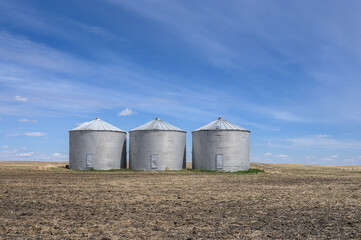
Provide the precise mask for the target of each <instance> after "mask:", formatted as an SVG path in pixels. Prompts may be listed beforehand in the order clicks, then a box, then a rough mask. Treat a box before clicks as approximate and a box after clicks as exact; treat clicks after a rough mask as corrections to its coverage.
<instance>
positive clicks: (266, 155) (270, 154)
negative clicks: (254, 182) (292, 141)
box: [264, 153, 272, 157]
mask: <svg viewBox="0 0 361 240" xmlns="http://www.w3.org/2000/svg"><path fill="white" fill-rule="evenodd" d="M264 156H265V157H268V156H272V153H265V154H264Z"/></svg>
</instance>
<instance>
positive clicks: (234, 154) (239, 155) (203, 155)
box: [192, 130, 250, 172]
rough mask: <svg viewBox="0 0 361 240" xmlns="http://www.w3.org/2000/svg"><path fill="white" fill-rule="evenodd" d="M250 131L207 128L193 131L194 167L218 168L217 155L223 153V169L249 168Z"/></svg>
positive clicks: (233, 170)
mask: <svg viewBox="0 0 361 240" xmlns="http://www.w3.org/2000/svg"><path fill="white" fill-rule="evenodd" d="M249 136H250V132H249V131H237V130H235V131H231V130H227V131H225V130H206V131H194V132H193V133H192V142H193V143H192V167H193V168H194V169H206V170H217V168H216V155H217V154H223V171H230V172H235V171H240V170H248V169H249V163H250V138H249Z"/></svg>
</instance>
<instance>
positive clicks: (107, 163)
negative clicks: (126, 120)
mask: <svg viewBox="0 0 361 240" xmlns="http://www.w3.org/2000/svg"><path fill="white" fill-rule="evenodd" d="M87 154H93V169H96V170H109V169H119V168H125V167H126V133H125V132H115V131H79V130H77V131H69V168H70V169H76V170H86V169H87V168H86V155H87Z"/></svg>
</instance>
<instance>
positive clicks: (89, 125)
mask: <svg viewBox="0 0 361 240" xmlns="http://www.w3.org/2000/svg"><path fill="white" fill-rule="evenodd" d="M70 131H112V132H124V133H125V131H123V130H122V129H120V128H117V127H114V126H113V125H111V124H109V123H107V122H105V121H103V120H101V119H100V118H96V119H95V120H93V121H90V122H85V123H83V124H82V125H80V126H78V127H76V128H73V129H71V130H70Z"/></svg>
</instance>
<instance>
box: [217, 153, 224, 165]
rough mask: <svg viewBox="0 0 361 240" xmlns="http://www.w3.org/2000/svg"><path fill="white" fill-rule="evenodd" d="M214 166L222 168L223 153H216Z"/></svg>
mask: <svg viewBox="0 0 361 240" xmlns="http://www.w3.org/2000/svg"><path fill="white" fill-rule="evenodd" d="M216 168H217V169H223V154H217V155H216Z"/></svg>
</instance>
